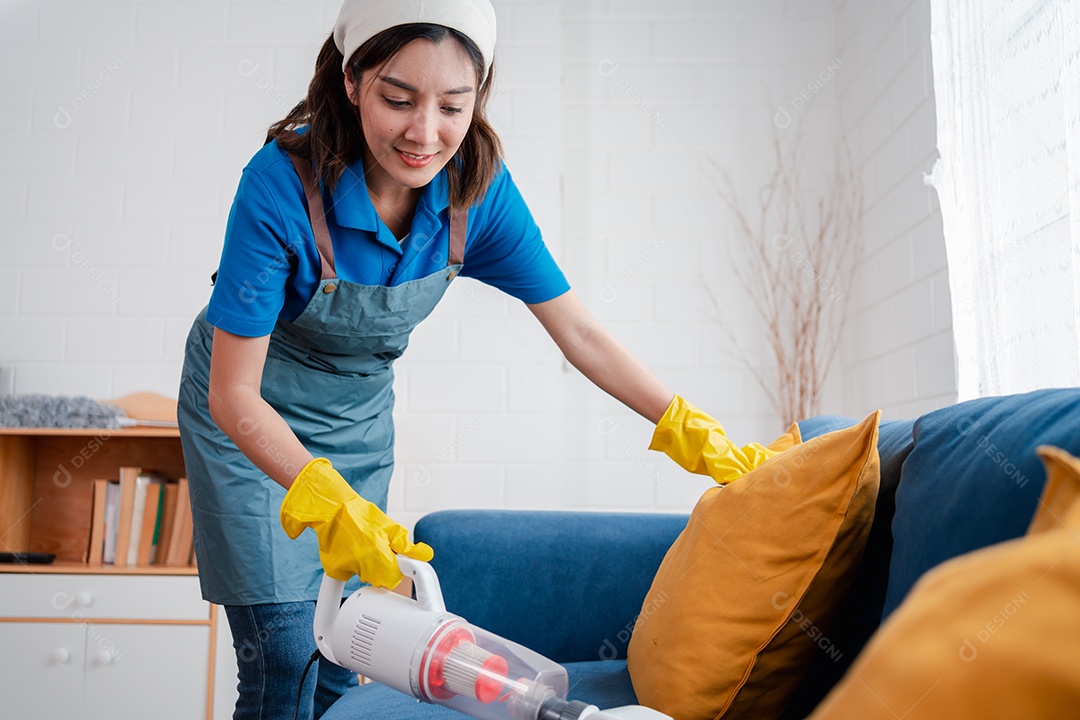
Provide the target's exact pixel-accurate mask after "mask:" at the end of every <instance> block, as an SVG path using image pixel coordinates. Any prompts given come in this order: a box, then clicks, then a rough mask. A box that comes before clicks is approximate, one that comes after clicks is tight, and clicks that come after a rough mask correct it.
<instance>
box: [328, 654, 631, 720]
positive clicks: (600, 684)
mask: <svg viewBox="0 0 1080 720" xmlns="http://www.w3.org/2000/svg"><path fill="white" fill-rule="evenodd" d="M564 667H565V668H566V673H567V675H568V679H569V690H568V691H567V695H566V696H567V699H568V700H581V701H583V702H586V703H590V704H592V705H596V706H597V707H598V708H600V709H601V710H607V709H610V708H614V707H621V706H623V705H635V704H637V698H636V697H634V688H633V686H631V684H630V673H628V672H627V671H626V661H625V660H610V661H605V660H593V661H591V662H579V663H566V665H565V666H564ZM463 717H464V715H462V714H461V713H458V712H455V711H453V710H448V709H447V708H445V707H442V706H441V705H430V704H428V703H421V702H417V701H416V700H415V699H413V698H411V697H409V696H408V695H404V694H402V693H399V692H398V691H397V690H393V689H391V688H389V687H387V686H385V685H380V684H379V683H365V684H363V685H360V686H359V687H355V688H352V689H351V690H349V692H347V693H345V694H344V695H342V696H341V698H339V699H338V701H337V702H335V703H334V704H333V705H332V706H331V707H330V709H329V710H327V711H326V713H325V714H324V715H323V716H322V720H358V718H379V720H429V719H430V720H437V719H438V718H445V720H455V719H456V720H461V718H463Z"/></svg>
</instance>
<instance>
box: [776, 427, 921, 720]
mask: <svg viewBox="0 0 1080 720" xmlns="http://www.w3.org/2000/svg"><path fill="white" fill-rule="evenodd" d="M855 422H856V421H855V420H853V419H851V418H846V417H839V416H835V415H823V416H817V417H813V418H808V419H807V420H803V421H801V422H800V423H799V425H800V426H801V429H802V433H803V437H804V438H805V439H810V438H815V437H818V436H819V435H822V434H824V433H826V432H832V431H833V430H838V429H841V428H846V427H850V426H852V425H854V424H855ZM914 423H915V421H914V420H887V421H884V422H882V423H881V424H880V426H879V428H878V455H879V456H880V458H881V484H880V487H879V490H878V497H877V507H876V510H875V511H874V523H873V525H872V526H871V528H870V536H869V538H867V541H866V550H864V551H863V558H862V562H860V563H859V570H858V572H857V573H856V575H855V580H854V582H853V583H852V584H851V589H850V590H849V591H848V592H847V595H845V596H844V600H843V602H842V603H841V604H840V607H839V608H838V609H837V611H836V617H835V618H834V619H833V622H832V624H831V625H830V626H829V627H828V628H823V631H824V632H825V634H826V638H827V641H828V642H827V643H825V645H826V647H827V648H828V651H826V650H825V649H824V648H823V649H822V651H821V652H818V653H815V654H814V659H813V660H812V661H811V662H810V667H809V669H808V670H807V673H806V679H804V680H803V681H802V683H801V684H800V685H799V687H798V689H797V690H795V692H794V693H793V694H792V696H791V704H790V705H788V708H787V710H785V711H784V715H783V718H784V720H802V718H804V717H806V716H807V715H809V714H810V712H811V711H812V710H813V709H814V708H815V707H816V706H817V704H818V703H820V702H821V699H822V698H824V697H825V695H826V694H827V693H828V692H829V689H830V688H832V687H833V686H834V685H835V684H836V683H837V682H839V681H840V678H842V677H843V676H844V673H845V672H847V669H848V668H849V667H851V663H853V662H854V661H855V657H856V656H857V655H858V654H859V653H860V652H862V649H863V647H864V646H865V645H866V643H867V642H868V641H869V640H870V637H871V636H872V635H873V634H874V632H875V631H876V630H877V629H878V626H879V625H880V624H881V616H882V610H883V609H884V607H885V591H886V588H887V587H888V583H889V558H890V556H891V555H892V531H891V525H892V518H893V510H894V509H895V504H896V486H897V485H898V484H899V483H900V468H901V466H902V465H903V464H904V460H906V459H907V456H908V453H910V452H911V448H912V447H913V446H914V442H913V440H912V438H911V429H912V426H913V425H914Z"/></svg>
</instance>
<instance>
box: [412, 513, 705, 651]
mask: <svg viewBox="0 0 1080 720" xmlns="http://www.w3.org/2000/svg"><path fill="white" fill-rule="evenodd" d="M686 522H687V516H686V515H667V514H656V515H653V514H647V515H645V514H633V513H588V512H545V511H515V510H488V511H485V510H443V511H439V512H435V513H431V514H430V515H425V516H424V517H423V518H421V519H420V520H419V521H418V522H417V523H416V529H415V532H414V535H415V537H416V539H417V540H420V541H423V542H426V543H428V544H429V545H431V546H432V548H434V550H435V557H434V559H432V561H431V564H432V567H434V568H435V571H436V572H437V573H438V575H439V583H440V585H441V586H442V590H443V599H444V600H445V601H446V609H447V610H448V611H450V612H452V613H454V614H456V615H460V616H462V617H463V618H465V619H466V620H468V621H469V622H471V623H473V624H474V625H476V626H478V627H481V628H484V629H485V630H488V631H490V632H493V633H495V634H496V635H499V636H501V637H504V638H506V639H508V640H513V641H514V642H517V643H520V644H522V645H524V646H525V647H527V648H529V649H531V650H534V651H536V652H538V653H540V654H541V655H543V656H545V657H547V658H549V659H551V660H554V661H556V662H560V663H566V662H579V661H585V660H614V659H616V658H625V657H626V646H627V643H629V641H630V633H631V631H632V630H633V627H634V620H635V619H636V618H637V616H638V613H640V612H642V603H643V602H644V600H645V594H646V593H647V592H648V591H649V587H650V586H651V585H652V580H653V576H654V575H656V571H657V569H658V568H659V567H660V562H661V561H662V560H663V559H664V554H665V553H666V552H667V550H668V548H669V547H670V546H671V544H672V543H673V542H675V538H676V537H678V535H679V533H680V532H682V530H683V528H684V527H686ZM588 598H603V603H602V604H600V603H597V602H594V601H592V600H589V599H588Z"/></svg>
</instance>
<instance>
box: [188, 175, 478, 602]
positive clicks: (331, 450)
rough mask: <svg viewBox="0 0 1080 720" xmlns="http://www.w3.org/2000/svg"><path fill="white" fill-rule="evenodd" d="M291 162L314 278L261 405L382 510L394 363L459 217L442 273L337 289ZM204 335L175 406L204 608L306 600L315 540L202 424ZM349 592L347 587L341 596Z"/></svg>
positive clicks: (434, 296) (445, 275)
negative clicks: (290, 530) (294, 525)
mask: <svg viewBox="0 0 1080 720" xmlns="http://www.w3.org/2000/svg"><path fill="white" fill-rule="evenodd" d="M292 161H293V165H294V167H295V168H296V171H297V174H299V176H300V179H301V181H302V182H303V185H304V192H305V194H306V196H307V201H308V215H309V217H310V219H311V225H312V230H313V232H314V235H315V244H316V247H317V248H318V250H319V256H320V258H321V260H322V279H321V280H320V281H319V287H318V288H317V289H316V291H315V294H314V296H313V297H312V298H311V301H310V302H309V303H308V305H307V307H306V308H304V311H303V312H302V313H300V315H299V316H298V317H297V318H296V319H295V320H293V321H292V322H287V321H284V320H279V321H278V323H277V325H276V327H275V328H274V331H273V333H271V335H270V346H269V350H268V352H267V358H266V365H265V369H264V371H263V376H262V397H263V398H264V399H265V400H266V401H267V402H268V403H269V404H270V405H271V406H272V407H273V408H274V409H275V410H277V412H279V413H280V414H281V416H282V417H283V418H284V419H285V421H286V422H287V423H288V424H289V427H291V428H292V430H293V432H295V433H296V436H297V437H298V438H299V440H300V442H301V443H302V444H303V445H304V447H306V448H307V449H308V450H309V451H310V452H311V454H312V455H314V456H315V457H326V458H329V460H330V461H331V462H332V463H333V464H334V467H335V469H337V470H338V472H340V473H341V474H342V475H343V476H344V478H345V479H346V480H347V481H348V482H349V484H350V485H352V487H353V488H354V489H355V490H356V491H357V492H358V493H359V494H360V495H361V496H363V497H364V498H365V499H367V500H370V501H371V502H373V503H375V504H376V505H378V506H379V507H380V508H382V509H383V510H385V509H386V495H387V488H388V486H389V483H390V475H391V472H392V471H393V465H394V427H393V418H392V416H391V413H392V410H393V406H394V390H393V382H394V372H393V368H392V364H393V362H394V360H396V359H397V358H398V357H399V356H400V355H401V354H402V352H404V351H405V347H406V346H407V345H408V341H409V334H410V333H411V332H412V330H413V328H415V327H416V326H417V325H418V324H419V323H420V321H421V320H423V319H424V318H426V317H427V316H428V315H429V314H430V313H431V311H432V310H434V309H435V305H436V304H437V303H438V302H439V300H440V299H441V298H442V296H443V293H444V292H446V288H447V286H448V285H449V284H450V281H451V280H453V279H454V277H455V276H456V275H457V273H458V271H459V270H460V268H461V264H462V260H463V257H464V251H465V234H466V223H467V218H468V216H467V214H466V213H465V212H459V213H455V214H454V215H453V216H451V221H450V223H449V225H450V228H449V233H448V235H449V239H448V244H449V252H448V255H447V257H448V262H447V267H446V269H444V270H440V271H438V272H436V273H433V274H432V275H429V276H427V277H425V278H421V279H417V280H410V281H408V282H405V283H402V284H401V285H397V286H394V287H385V286H382V285H361V284H359V283H353V282H349V281H345V280H341V279H339V278H338V277H337V276H336V271H335V269H334V249H333V245H332V244H331V241H330V231H329V229H328V228H327V225H326V217H325V212H324V210H323V202H322V193H321V192H320V190H319V187H318V184H317V182H316V180H315V177H314V172H313V170H312V166H311V164H310V163H308V162H306V161H303V160H301V159H299V158H297V157H295V156H292ZM213 331H214V328H213V326H212V325H210V324H209V323H208V322H207V321H206V310H205V308H204V309H203V311H202V312H201V313H200V314H199V316H198V317H197V318H196V319H195V323H194V325H193V326H192V328H191V332H190V333H189V335H188V339H187V346H186V350H185V355H184V368H183V372H182V376H181V383H180V393H179V402H178V419H179V423H180V436H181V443H182V445H183V452H184V466H185V470H186V471H187V477H188V482H189V486H190V491H191V508H192V516H193V520H194V524H195V553H196V557H197V559H198V565H199V580H200V582H201V585H202V593H203V597H204V598H205V599H206V600H208V601H210V602H214V603H218V604H221V605H255V604H262V603H278V602H294V601H301V600H314V599H315V598H316V597H317V596H318V590H319V583H320V582H321V580H322V565H321V563H320V561H319V552H318V542H317V538H316V537H315V533H314V532H312V531H306V530H305V531H304V533H303V534H301V535H300V537H299V538H297V539H296V540H290V539H289V537H288V536H287V535H286V534H285V531H284V530H283V529H282V527H281V521H280V516H279V513H280V509H281V502H282V500H283V499H284V498H285V490H284V488H282V487H281V486H280V485H278V484H277V483H276V482H274V481H273V480H271V479H270V478H268V477H267V476H266V475H265V474H264V473H263V472H262V471H260V470H259V469H258V468H256V467H255V466H254V465H253V464H252V463H251V462H250V461H249V460H248V459H247V458H246V457H245V456H244V454H243V453H241V452H240V450H238V449H237V447H236V445H235V444H233V442H232V441H231V440H229V438H228V437H226V435H225V433H223V432H222V431H221V430H220V429H218V427H217V425H216V424H215V423H214V421H213V420H212V419H211V418H210V412H209V408H208V401H207V395H208V388H209V376H210V351H211V343H212V340H213ZM240 430H241V431H242V432H251V433H258V432H259V431H258V429H257V428H256V429H250V428H248V429H244V428H241V429H240ZM300 469H301V468H296V471H297V472H299V471H300ZM358 585H359V581H358V580H357V579H355V578H354V579H353V580H352V581H351V582H350V583H348V585H347V586H346V593H348V592H351V591H352V590H353V589H355V588H356V587H358Z"/></svg>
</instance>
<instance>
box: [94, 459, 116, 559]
mask: <svg viewBox="0 0 1080 720" xmlns="http://www.w3.org/2000/svg"><path fill="white" fill-rule="evenodd" d="M119 525H120V481H119V480H109V481H107V483H106V489H105V528H104V536H105V537H104V540H103V541H102V550H101V561H102V562H103V563H106V564H108V565H112V564H114V563H115V562H116V538H117V535H118V534H119V533H118V527H119ZM91 534H92V533H91Z"/></svg>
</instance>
